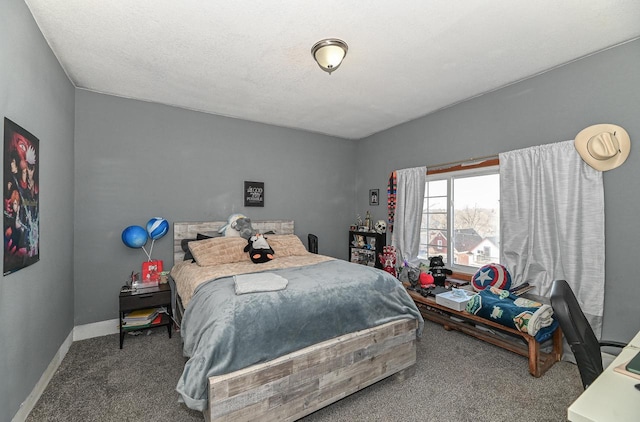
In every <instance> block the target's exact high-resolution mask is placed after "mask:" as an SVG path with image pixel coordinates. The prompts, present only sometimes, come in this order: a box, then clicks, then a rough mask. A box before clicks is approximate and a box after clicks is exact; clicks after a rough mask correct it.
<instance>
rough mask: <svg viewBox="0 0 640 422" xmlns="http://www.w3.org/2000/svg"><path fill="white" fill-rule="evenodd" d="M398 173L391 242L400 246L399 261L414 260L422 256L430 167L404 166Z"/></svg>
mask: <svg viewBox="0 0 640 422" xmlns="http://www.w3.org/2000/svg"><path fill="white" fill-rule="evenodd" d="M396 174H397V190H396V211H395V219H394V221H395V223H394V228H393V234H392V236H391V245H393V246H395V247H396V255H397V257H398V262H397V264H396V265H402V262H403V260H407V261H409V262H411V261H414V260H415V259H416V258H417V257H418V252H419V249H420V225H421V223H422V203H423V202H424V186H425V182H426V179H427V168H426V167H414V168H410V169H402V170H397V171H396Z"/></svg>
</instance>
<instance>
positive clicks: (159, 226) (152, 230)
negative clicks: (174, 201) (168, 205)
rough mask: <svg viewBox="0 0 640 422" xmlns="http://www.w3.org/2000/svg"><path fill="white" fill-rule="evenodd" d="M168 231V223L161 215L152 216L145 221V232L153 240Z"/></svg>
mask: <svg viewBox="0 0 640 422" xmlns="http://www.w3.org/2000/svg"><path fill="white" fill-rule="evenodd" d="M168 231H169V223H168V222H167V220H165V219H164V218H161V217H153V218H152V219H151V220H149V222H148V223H147V233H149V237H150V238H151V239H153V240H158V239H160V238H161V237H162V236H164V235H165V234H167V232H168Z"/></svg>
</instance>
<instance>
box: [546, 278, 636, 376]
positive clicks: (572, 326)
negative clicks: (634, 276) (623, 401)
mask: <svg viewBox="0 0 640 422" xmlns="http://www.w3.org/2000/svg"><path fill="white" fill-rule="evenodd" d="M551 307H552V308H553V313H554V314H555V317H556V318H557V319H558V322H559V323H560V328H562V332H563V333H564V336H565V338H566V339H567V343H569V346H570V347H571V351H572V352H573V355H574V356H575V358H576V364H577V365H578V370H579V371H580V378H582V385H583V387H584V388H585V389H586V388H587V387H588V386H589V385H591V383H593V381H594V380H595V379H596V378H597V377H598V375H600V374H601V373H602V371H603V370H604V369H603V366H602V354H601V350H600V348H601V347H603V346H605V347H620V348H622V347H624V346H626V344H624V343H620V342H617V341H598V338H597V337H596V335H595V334H594V332H593V329H592V328H591V325H589V321H587V318H586V317H585V316H584V313H583V312H582V309H580V305H579V304H578V300H577V299H576V296H575V295H574V294H573V291H572V290H571V287H569V284H568V283H567V282H566V281H565V280H555V281H554V282H553V284H552V285H551Z"/></svg>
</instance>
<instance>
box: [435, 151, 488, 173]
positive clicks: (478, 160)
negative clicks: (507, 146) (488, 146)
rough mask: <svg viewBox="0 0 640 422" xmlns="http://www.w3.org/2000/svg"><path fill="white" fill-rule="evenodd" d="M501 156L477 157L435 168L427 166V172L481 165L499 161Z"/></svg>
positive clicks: (438, 165)
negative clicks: (489, 161) (458, 166)
mask: <svg viewBox="0 0 640 422" xmlns="http://www.w3.org/2000/svg"><path fill="white" fill-rule="evenodd" d="M498 159H499V156H498V155H487V156H484V157H477V158H469V159H468V160H460V161H452V162H450V163H443V164H437V165H435V166H426V167H427V171H430V170H439V169H443V168H447V167H454V166H456V165H460V166H473V165H476V164H480V163H482V162H484V161H488V160H498Z"/></svg>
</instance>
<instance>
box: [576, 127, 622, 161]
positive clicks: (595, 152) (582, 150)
mask: <svg viewBox="0 0 640 422" xmlns="http://www.w3.org/2000/svg"><path fill="white" fill-rule="evenodd" d="M574 145H575V147H576V150H577V151H578V153H579V154H580V156H581V157H582V159H583V160H584V161H585V162H586V163H587V164H589V165H590V166H591V167H593V168H594V169H596V170H600V171H607V170H611V169H614V168H616V167H618V166H619V165H620V164H622V163H624V161H625V160H626V159H627V157H628V156H629V151H630V150H631V139H629V134H628V133H627V131H626V130H624V129H623V128H621V127H620V126H616V125H611V124H600V125H593V126H589V127H588V128H586V129H583V130H581V131H580V133H578V134H577V135H576V139H575V141H574Z"/></svg>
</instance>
